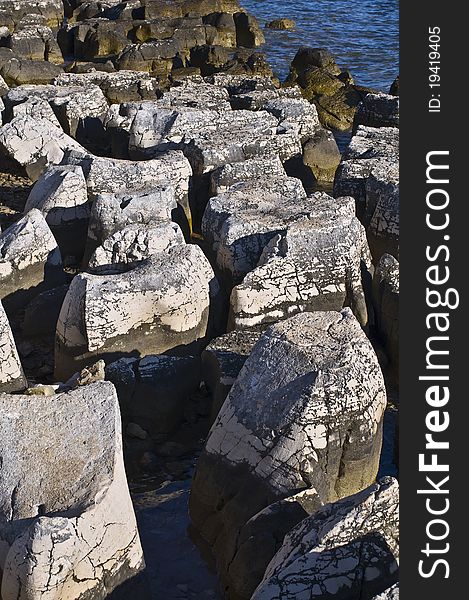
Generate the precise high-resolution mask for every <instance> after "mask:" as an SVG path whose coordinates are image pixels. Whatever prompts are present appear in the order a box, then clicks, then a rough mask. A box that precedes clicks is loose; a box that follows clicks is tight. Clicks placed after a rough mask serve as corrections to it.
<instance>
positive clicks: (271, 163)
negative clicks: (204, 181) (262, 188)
mask: <svg viewBox="0 0 469 600" xmlns="http://www.w3.org/2000/svg"><path fill="white" fill-rule="evenodd" d="M264 177H268V178H272V179H273V178H276V177H277V178H279V179H283V178H284V177H285V169H284V168H283V165H282V161H281V160H280V159H279V157H278V156H273V157H272V158H250V159H248V160H244V161H242V162H238V163H228V164H226V165H223V166H222V167H218V168H217V169H215V170H214V171H212V173H211V174H210V192H211V195H212V196H217V195H218V194H223V193H224V192H226V191H227V190H228V188H230V187H231V186H232V185H234V184H235V183H241V182H243V181H248V180H251V179H252V180H259V179H262V178H264Z"/></svg>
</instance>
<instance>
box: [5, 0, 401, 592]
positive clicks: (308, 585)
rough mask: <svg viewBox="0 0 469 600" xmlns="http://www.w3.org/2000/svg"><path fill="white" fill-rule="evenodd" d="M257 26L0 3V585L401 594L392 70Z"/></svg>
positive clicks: (242, 18)
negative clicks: (373, 82) (294, 45)
mask: <svg viewBox="0 0 469 600" xmlns="http://www.w3.org/2000/svg"><path fill="white" fill-rule="evenodd" d="M285 22H286V25H288V26H289V27H290V26H293V25H291V24H289V23H287V20H286V21H285ZM286 25H285V28H286ZM273 26H277V27H279V28H280V24H277V25H275V23H274V24H273V25H272V27H273ZM262 42H263V33H262V29H261V28H260V27H259V25H258V23H257V21H256V19H255V18H254V17H253V16H251V15H249V14H248V13H246V12H245V11H244V10H243V9H242V8H241V7H240V5H239V3H238V2H237V0H203V1H195V0H174V1H170V0H146V1H145V0H129V1H127V2H118V1H114V0H107V1H103V2H82V1H79V0H67V1H65V2H64V3H62V0H37V1H36V0H35V1H30V0H29V1H28V0H21V1H15V2H11V1H10V0H0V110H1V118H2V119H1V127H0V226H1V230H0V300H1V303H0V340H1V343H0V358H1V362H0V432H1V440H2V441H1V442H0V458H1V460H0V465H1V467H0V468H1V475H2V476H1V478H0V498H1V509H0V574H1V593H0V597H1V600H14V599H15V600H33V599H38V600H39V599H41V600H65V599H70V600H72V599H76V600H97V599H104V598H113V599H116V598H122V599H135V600H137V599H138V600H140V599H142V600H143V599H144V598H149V599H150V598H161V597H164V598H165V599H166V600H173V599H174V600H176V599H177V598H180V599H182V598H186V599H189V598H200V599H203V598H227V599H228V600H250V599H252V600H287V598H288V599H291V598H295V599H297V600H300V599H302V598H306V597H307V598H318V599H319V598H324V599H325V598H331V599H332V598H333V599H334V600H354V599H355V598H357V597H360V598H363V599H367V600H373V599H374V598H376V599H378V598H380V599H381V598H393V599H395V598H398V596H399V587H398V585H399V584H398V518H397V513H398V483H397V480H396V479H394V478H393V477H389V475H390V472H389V471H390V469H389V466H390V465H391V463H392V457H391V456H390V455H391V454H392V449H391V448H390V444H389V440H390V439H391V440H392V438H393V434H392V428H393V427H394V426H395V411H396V408H397V406H398V364H399V363H398V358H399V357H398V302H399V262H398V261H399V172H398V152H399V129H398V127H399V105H398V95H396V94H398V82H395V83H394V84H393V86H392V89H391V92H392V93H390V94H382V93H375V92H373V90H370V89H366V88H363V87H360V86H359V85H357V84H355V83H354V82H353V78H352V76H351V75H350V73H347V72H344V71H342V70H341V69H340V67H338V66H337V64H336V63H335V60H334V58H333V57H332V56H331V55H330V54H329V53H328V52H327V51H326V50H324V49H317V48H306V47H305V48H301V49H299V50H298V52H297V53H296V56H295V57H294V59H293V62H292V66H291V71H290V76H289V78H288V80H287V81H286V82H284V83H283V84H281V83H280V82H279V81H278V80H277V79H275V78H274V77H273V73H272V70H271V68H270V66H269V65H268V63H267V62H266V60H265V58H264V57H263V56H262V54H261V53H260V52H259V51H257V50H255V49H256V48H257V47H259V46H261V44H262ZM331 128H334V129H335V130H350V131H351V141H350V143H349V144H348V146H347V148H346V150H345V152H344V153H343V154H342V155H341V153H340V152H339V149H338V147H337V144H336V141H335V138H334V135H333V132H332V131H331ZM391 413H392V416H391V418H390V415H391ZM385 415H386V419H385ZM383 423H384V427H385V431H384V438H385V443H384V448H385V450H384V454H383ZM394 451H395V452H396V453H397V448H395V450H394ZM124 464H125V467H124ZM380 465H381V467H380ZM378 472H379V479H378V480H377V476H378ZM391 474H393V475H394V474H395V469H394V468H393V469H392V473H391ZM129 490H130V491H129ZM187 528H189V532H190V537H189V533H187V532H186V529H187ZM140 540H141V541H140ZM191 540H192V541H191ZM194 543H195V544H196V545H194ZM142 546H143V548H142ZM197 548H198V550H197ZM199 551H200V552H201V555H202V556H203V557H204V558H205V559H206V560H207V561H208V564H209V566H207V567H206V566H205V563H204V562H203V560H202V558H201V556H200V555H199ZM145 563H146V564H145ZM210 569H211V570H212V571H213V572H212V571H211V570H210ZM215 573H216V575H215Z"/></svg>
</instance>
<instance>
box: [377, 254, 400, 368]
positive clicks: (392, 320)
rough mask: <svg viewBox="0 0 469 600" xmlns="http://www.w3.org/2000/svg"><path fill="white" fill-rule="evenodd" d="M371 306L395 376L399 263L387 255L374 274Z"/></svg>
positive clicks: (397, 336) (397, 350)
mask: <svg viewBox="0 0 469 600" xmlns="http://www.w3.org/2000/svg"><path fill="white" fill-rule="evenodd" d="M373 306H374V310H375V326H376V329H377V331H378V335H379V337H380V338H381V340H382V342H383V343H384V347H385V349H386V354H387V355H388V358H389V360H390V363H391V365H392V367H393V369H394V374H395V375H397V373H398V372H399V263H398V262H397V260H396V259H395V258H394V257H393V256H391V255H389V254H383V256H382V257H381V259H380V261H379V263H378V265H377V267H376V270H375V273H374V277H373ZM397 379H398V378H397V377H396V380H397Z"/></svg>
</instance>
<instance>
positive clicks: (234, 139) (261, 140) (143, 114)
mask: <svg viewBox="0 0 469 600" xmlns="http://www.w3.org/2000/svg"><path fill="white" fill-rule="evenodd" d="M278 123H279V121H278V119H277V118H276V117H274V116H273V115H271V114H269V113H267V112H266V111H244V110H236V111H226V112H223V111H221V112H216V111H212V110H195V109H191V110H187V109H186V110H183V109H177V110H175V109H173V110H171V109H163V108H160V107H158V105H157V104H156V103H155V104H154V105H153V106H151V105H150V104H147V105H142V106H141V108H140V110H138V111H137V113H136V115H135V117H134V119H133V121H132V125H131V127H130V139H129V150H130V155H131V156H135V157H140V158H144V157H149V156H153V155H154V154H155V152H158V151H161V150H162V149H165V148H168V147H169V148H177V149H182V150H184V153H185V155H186V156H187V157H188V159H189V160H190V163H191V165H192V169H193V170H194V173H195V174H198V175H201V174H203V173H208V172H210V171H213V170H214V169H215V168H217V167H219V166H221V165H224V164H226V163H234V162H240V161H243V160H246V159H248V158H254V157H256V156H263V157H265V156H272V155H276V154H278V155H279V156H280V158H281V160H282V162H285V161H287V160H289V159H291V158H292V157H293V156H296V155H299V154H301V143H300V140H299V137H298V136H297V135H296V134H295V133H294V132H292V131H283V130H282V131H279V130H280V128H278Z"/></svg>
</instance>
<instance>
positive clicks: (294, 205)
mask: <svg viewBox="0 0 469 600" xmlns="http://www.w3.org/2000/svg"><path fill="white" fill-rule="evenodd" d="M313 208H314V200H313V199H311V198H307V196H306V192H305V190H304V188H303V186H302V184H301V181H300V180H299V179H295V178H293V177H283V178H281V179H278V178H276V177H268V176H267V177H262V178H258V179H253V180H250V181H245V182H241V183H237V184H235V185H233V186H231V187H230V188H228V190H227V191H226V192H224V193H223V194H220V195H218V196H215V197H213V198H211V199H210V200H209V202H208V204H207V207H206V209H205V213H204V216H203V219H202V233H203V234H204V236H205V239H206V240H207V243H208V244H210V247H211V251H212V252H213V254H214V256H215V258H216V262H217V265H218V267H219V268H220V270H221V271H222V272H223V273H224V274H225V275H226V276H227V278H228V280H230V281H232V282H234V284H236V283H239V282H240V281H241V280H242V279H243V277H244V276H245V275H246V273H248V272H249V271H252V270H253V269H254V268H255V267H256V265H257V263H258V261H259V258H260V257H261V254H262V251H263V249H264V248H265V246H266V245H267V244H268V243H269V242H270V240H271V239H272V238H273V237H275V235H277V234H278V233H281V232H282V231H285V230H286V229H287V227H288V225H290V224H291V223H293V222H294V221H297V220H299V219H301V218H302V217H304V216H305V215H307V214H309V213H310V212H311V210H313Z"/></svg>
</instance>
